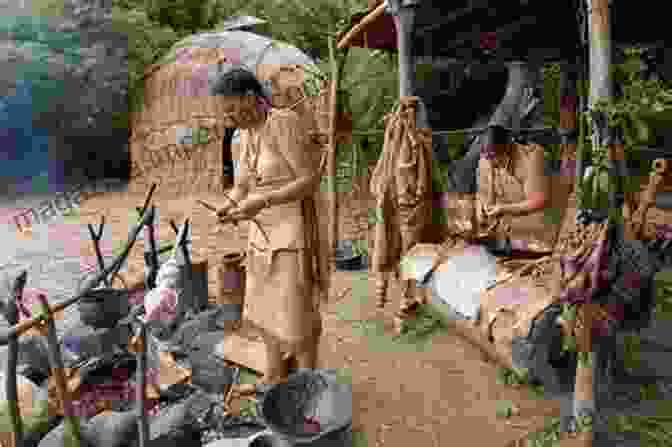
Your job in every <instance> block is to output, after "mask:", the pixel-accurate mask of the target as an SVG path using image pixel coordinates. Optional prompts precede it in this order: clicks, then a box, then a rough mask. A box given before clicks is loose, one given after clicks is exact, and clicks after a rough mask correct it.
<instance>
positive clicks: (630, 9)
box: [349, 0, 666, 61]
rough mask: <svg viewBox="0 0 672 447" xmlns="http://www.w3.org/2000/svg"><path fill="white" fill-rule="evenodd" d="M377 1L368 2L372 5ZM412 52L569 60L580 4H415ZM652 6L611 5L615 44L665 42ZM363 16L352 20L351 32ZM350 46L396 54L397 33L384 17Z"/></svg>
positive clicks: (489, 0)
mask: <svg viewBox="0 0 672 447" xmlns="http://www.w3.org/2000/svg"><path fill="white" fill-rule="evenodd" d="M380 3H382V1H376V2H375V3H374V2H373V1H372V2H371V4H370V7H371V9H372V10H373V9H374V7H375V5H377V4H380ZM413 3H415V4H417V8H418V9H417V14H416V20H415V32H414V34H415V36H414V40H415V42H414V48H415V53H416V54H417V55H441V56H446V57H455V58H460V59H472V58H477V57H480V56H483V55H486V54H487V53H488V51H489V50H488V48H487V47H488V46H489V44H490V43H496V45H497V48H496V49H494V50H492V51H491V53H493V54H496V55H497V57H499V58H501V59H504V60H514V59H533V60H541V61H551V60H573V59H574V57H575V56H576V55H577V51H578V50H579V48H580V44H581V35H580V26H579V22H578V12H579V10H580V7H582V6H583V5H584V3H585V1H584V0H571V1H559V2H555V1H547V0H527V1H522V0H461V1H451V2H447V1H445V0H416V1H414V2H413ZM655 6H656V4H654V1H653V0H648V1H644V2H613V4H612V31H613V32H612V36H611V38H612V39H613V40H614V42H616V43H617V44H632V43H637V44H650V43H656V42H661V41H664V40H665V37H666V32H665V31H664V30H665V29H666V25H665V23H664V20H666V19H665V18H664V17H663V16H664V14H656V13H655V11H656V8H655ZM364 16H366V13H360V14H356V15H354V16H353V17H352V20H351V22H352V23H351V27H354V26H355V25H356V24H358V23H359V22H360V21H361V20H362V19H363V17H364ZM349 46H356V47H366V48H371V49H388V50H396V30H395V27H394V21H393V20H392V17H391V16H390V15H389V14H384V15H382V16H380V17H378V18H377V19H376V20H374V21H373V22H371V23H370V24H368V25H367V26H366V28H365V33H363V34H362V35H360V36H359V38H358V39H355V40H354V41H353V42H352V43H351V44H350V45H349Z"/></svg>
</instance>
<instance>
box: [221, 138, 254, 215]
mask: <svg viewBox="0 0 672 447" xmlns="http://www.w3.org/2000/svg"><path fill="white" fill-rule="evenodd" d="M248 142H249V135H248V133H247V132H246V131H240V146H241V147H240V151H239V154H238V161H237V164H238V166H237V169H236V172H235V174H234V176H233V177H234V185H233V188H232V189H231V192H230V193H229V194H228V196H229V197H230V198H231V199H232V200H234V201H235V202H236V203H240V201H241V200H243V199H244V198H245V197H247V195H248V193H249V191H250V172H249V169H248V166H247V163H246V161H245V159H246V157H247V155H248V150H249V146H248ZM224 200H225V201H226V202H227V203H224V204H222V205H223V207H225V208H228V207H230V206H231V205H233V204H232V203H230V202H229V201H227V200H226V199H224Z"/></svg>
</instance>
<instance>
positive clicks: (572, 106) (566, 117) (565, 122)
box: [559, 64, 578, 192]
mask: <svg viewBox="0 0 672 447" xmlns="http://www.w3.org/2000/svg"><path fill="white" fill-rule="evenodd" d="M576 74H577V71H576V67H573V66H570V64H563V66H562V70H561V72H560V88H559V89H560V126H559V127H560V128H561V129H565V130H572V131H574V132H576V130H577V104H578V96H577V95H578V91H577V79H576ZM564 140H565V141H563V142H562V143H561V145H560V159H561V160H562V161H561V163H562V167H563V169H562V171H561V175H562V176H563V179H562V180H563V182H566V184H567V187H568V188H569V190H568V192H571V189H572V188H573V187H574V182H573V181H572V180H571V179H572V178H573V175H574V173H575V172H576V163H577V162H576V160H577V153H576V148H577V144H576V142H577V137H570V138H566V139H564Z"/></svg>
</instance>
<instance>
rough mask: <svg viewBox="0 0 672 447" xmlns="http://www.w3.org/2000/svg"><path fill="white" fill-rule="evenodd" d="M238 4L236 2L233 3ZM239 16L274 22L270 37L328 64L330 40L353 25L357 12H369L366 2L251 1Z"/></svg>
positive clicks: (338, 0) (341, 0) (361, 0)
mask: <svg viewBox="0 0 672 447" xmlns="http://www.w3.org/2000/svg"><path fill="white" fill-rule="evenodd" d="M233 3H235V2H233ZM239 3H242V7H241V8H240V9H239V10H238V14H240V15H242V14H247V15H252V16H256V17H259V18H262V19H265V20H267V21H268V22H270V34H271V35H272V36H273V37H274V38H275V39H278V40H280V41H283V42H287V43H290V44H292V45H294V46H296V47H297V48H302V49H305V50H308V51H309V52H310V53H311V55H312V56H314V57H316V58H318V59H321V60H327V59H328V55H329V50H328V44H327V37H328V36H329V35H334V34H335V33H336V32H337V31H339V30H341V29H343V28H344V27H345V25H346V24H348V23H349V19H350V16H351V15H352V14H354V13H355V12H358V11H361V10H365V9H367V7H366V6H367V1H366V0H247V1H245V2H239Z"/></svg>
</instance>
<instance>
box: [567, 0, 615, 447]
mask: <svg viewBox="0 0 672 447" xmlns="http://www.w3.org/2000/svg"><path fill="white" fill-rule="evenodd" d="M587 3H588V14H589V18H588V27H589V30H588V31H589V36H590V60H589V63H590V102H589V104H590V108H591V109H594V107H595V105H596V104H597V103H598V101H600V100H608V99H611V96H612V90H613V86H612V76H611V29H610V15H609V3H610V0H587ZM600 125H602V126H604V125H606V124H605V123H604V121H603V120H593V129H592V132H593V134H592V141H593V150H595V149H597V148H602V147H604V146H606V145H608V144H610V143H611V142H610V141H605V140H606V139H607V137H608V136H607V130H608V129H606V128H603V127H601V126H600ZM612 168H613V163H612ZM582 307H583V308H582V309H581V311H582V312H583V319H582V320H583V322H584V328H583V331H584V337H583V338H584V342H583V346H582V347H581V349H580V350H581V351H584V352H585V353H586V354H588V355H590V356H591V357H594V349H593V343H592V340H591V331H592V323H593V311H592V310H593V309H592V307H593V304H592V303H588V304H585V305H583V306H582ZM586 354H581V355H586ZM591 360H592V361H591V362H590V363H589V364H583V363H582V362H579V363H578V365H577V369H576V387H575V390H574V417H575V418H579V417H580V416H582V415H590V416H591V417H592V416H594V414H595V412H596V408H595V396H594V388H595V383H594V379H595V367H596V365H597V361H596V359H594V358H593V359H591ZM579 438H580V439H581V441H582V444H583V445H584V446H592V445H593V431H592V427H591V428H590V429H589V430H588V431H586V432H584V433H581V434H580V436H579Z"/></svg>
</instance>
